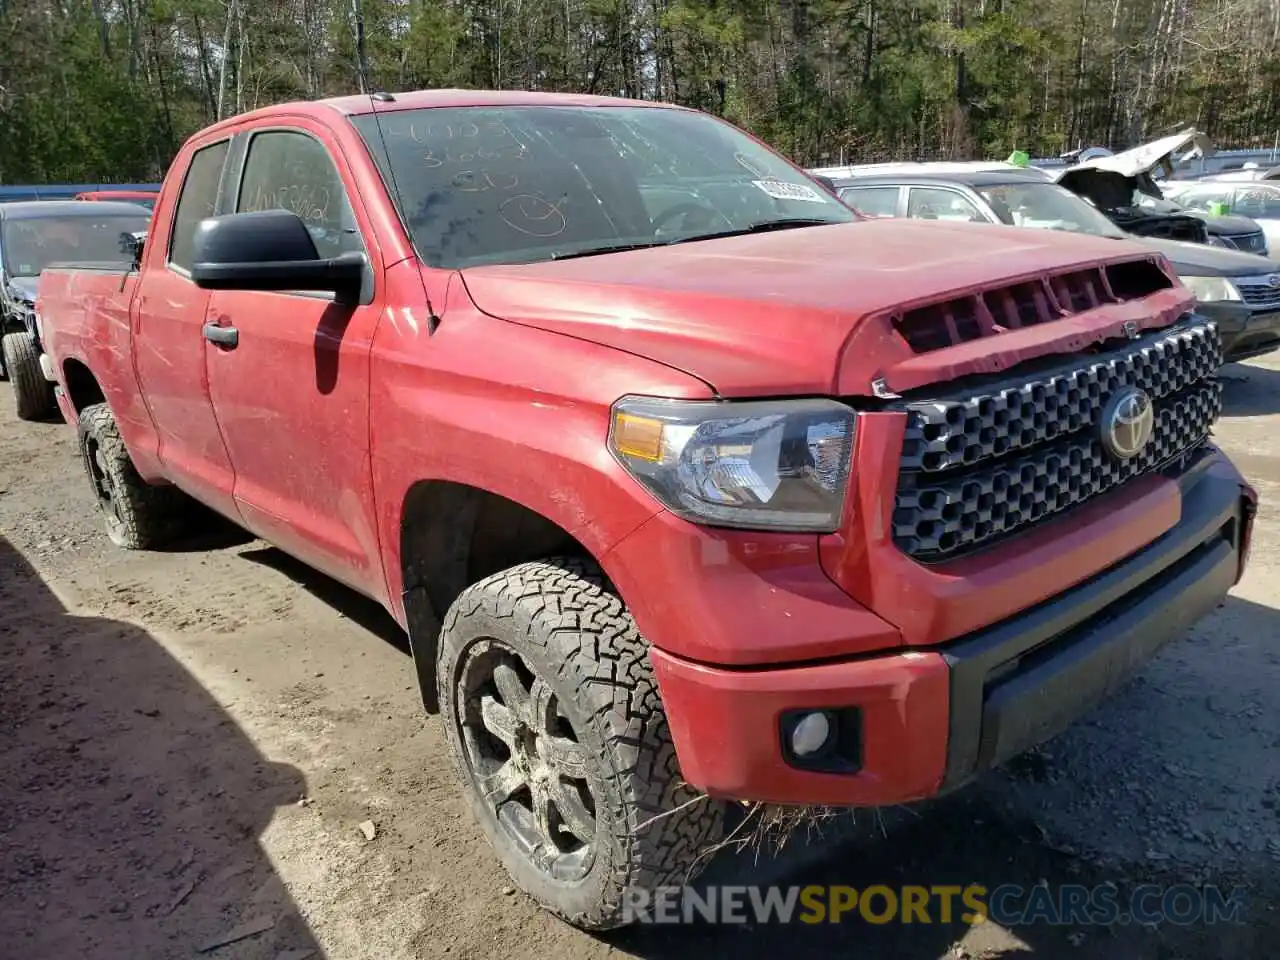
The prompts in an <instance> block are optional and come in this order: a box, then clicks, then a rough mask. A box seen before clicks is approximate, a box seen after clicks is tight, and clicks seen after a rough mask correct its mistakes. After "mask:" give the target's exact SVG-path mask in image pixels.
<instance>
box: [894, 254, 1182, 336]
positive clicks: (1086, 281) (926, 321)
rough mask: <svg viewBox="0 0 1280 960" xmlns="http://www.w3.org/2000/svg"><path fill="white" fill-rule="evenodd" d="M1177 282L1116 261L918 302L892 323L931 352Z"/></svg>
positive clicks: (1139, 264) (1149, 266)
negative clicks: (979, 291)
mask: <svg viewBox="0 0 1280 960" xmlns="http://www.w3.org/2000/svg"><path fill="white" fill-rule="evenodd" d="M1172 286H1173V281H1172V280H1171V279H1170V278H1169V276H1168V275H1167V274H1166V273H1165V272H1164V271H1163V270H1161V269H1160V267H1159V266H1157V265H1156V264H1155V263H1154V262H1153V261H1150V260H1136V261H1130V262H1125V263H1114V264H1110V265H1108V266H1106V267H1102V268H1095V269H1089V270H1075V271H1071V272H1069V273H1060V274H1054V275H1051V276H1048V277H1044V278H1041V279H1038V280H1030V281H1026V282H1023V283H1017V284H1014V285H1012V286H1007V287H996V288H994V289H991V290H985V291H983V292H982V293H980V294H974V295H970V296H965V297H957V298H955V299H952V300H946V301H943V302H941V303H931V304H926V305H924V306H920V307H915V308H913V309H911V310H907V311H905V312H904V313H902V314H900V315H898V316H897V317H895V318H894V319H893V329H894V330H895V331H896V332H897V334H898V335H899V336H900V337H902V339H903V340H905V341H906V343H907V345H908V346H909V347H910V348H911V350H912V351H913V352H914V353H917V354H919V353H931V352H932V351H934V350H942V349H945V348H947V347H953V346H956V345H957V344H961V343H968V342H970V341H973V340H980V339H982V338H983V337H991V336H997V335H999V334H1001V333H1005V332H1007V331H1009V330H1018V329H1021V328H1023V327H1031V326H1036V325H1038V324H1042V323H1052V322H1053V321H1055V320H1061V319H1062V318H1064V317H1069V316H1073V315H1075V314H1078V313H1083V312H1084V311H1086V310H1092V309H1095V308H1097V307H1101V306H1104V305H1106V304H1111V303H1124V302H1127V301H1129V300H1138V299H1141V298H1142V297H1146V296H1149V295H1150V294H1152V293H1155V292H1156V291H1157V290H1167V289H1169V288H1170V287H1172Z"/></svg>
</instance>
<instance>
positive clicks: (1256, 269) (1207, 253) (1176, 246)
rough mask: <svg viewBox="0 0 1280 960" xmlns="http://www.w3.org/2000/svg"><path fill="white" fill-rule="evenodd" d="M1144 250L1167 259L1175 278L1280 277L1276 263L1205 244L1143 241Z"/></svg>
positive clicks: (1254, 254)
mask: <svg viewBox="0 0 1280 960" xmlns="http://www.w3.org/2000/svg"><path fill="white" fill-rule="evenodd" d="M1139 242H1140V243H1141V244H1142V245H1143V246H1144V247H1151V248H1153V249H1155V250H1159V251H1160V252H1161V253H1162V254H1164V255H1165V256H1166V257H1168V258H1169V262H1170V263H1172V264H1173V268H1174V269H1175V270H1176V271H1177V272H1178V275H1179V276H1187V277H1248V276H1256V275H1258V274H1264V273H1280V263H1277V262H1276V261H1275V260H1272V259H1270V258H1268V257H1260V256H1258V255H1257V254H1256V253H1243V252H1241V251H1239V250H1227V249H1225V248H1223V247H1213V246H1210V245H1209V244H1207V243H1183V242H1182V241H1181V240H1158V239H1156V238H1155V237H1144V238H1142V239H1141V240H1140V241H1139Z"/></svg>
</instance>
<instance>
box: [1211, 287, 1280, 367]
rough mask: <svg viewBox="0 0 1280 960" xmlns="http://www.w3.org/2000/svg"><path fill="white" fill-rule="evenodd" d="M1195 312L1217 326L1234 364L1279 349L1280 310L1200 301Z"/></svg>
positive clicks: (1228, 358)
mask: <svg viewBox="0 0 1280 960" xmlns="http://www.w3.org/2000/svg"><path fill="white" fill-rule="evenodd" d="M1196 313H1198V314H1199V315H1200V316H1203V317H1206V318H1207V319H1210V320H1212V321H1214V322H1215V323H1216V324H1217V325H1218V335H1219V336H1221V337H1222V356H1223V359H1224V361H1226V362H1228V363H1232V362H1235V361H1238V360H1248V359H1249V358H1250V357H1257V356H1260V355H1262V354H1264V353H1270V352H1271V351H1272V350H1275V349H1277V348H1280V310H1273V309H1270V308H1268V309H1262V310H1260V309H1257V308H1255V307H1251V306H1249V304H1247V303H1238V302H1233V301H1223V302H1218V303H1201V304H1198V305H1197V306H1196Z"/></svg>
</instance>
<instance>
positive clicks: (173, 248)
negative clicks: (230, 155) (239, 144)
mask: <svg viewBox="0 0 1280 960" xmlns="http://www.w3.org/2000/svg"><path fill="white" fill-rule="evenodd" d="M229 145H230V141H229V140H223V141H221V142H220V143H215V144H212V145H211V146H208V147H201V148H200V149H199V150H197V151H196V152H195V154H194V155H193V156H192V157H191V166H190V167H188V168H187V177H186V179H185V180H183V181H182V192H181V193H180V194H178V206H177V209H176V210H175V211H174V214H173V232H172V233H171V234H170V235H169V262H170V263H172V264H173V265H174V266H177V267H182V268H183V269H185V270H190V269H191V261H192V256H193V254H194V252H195V249H194V248H195V239H196V226H197V225H198V224H199V223H200V221H201V220H203V219H204V218H205V217H212V216H213V215H214V213H216V212H217V206H218V182H219V181H220V180H221V179H222V164H223V162H224V161H225V160H226V159H227V147H228V146H229Z"/></svg>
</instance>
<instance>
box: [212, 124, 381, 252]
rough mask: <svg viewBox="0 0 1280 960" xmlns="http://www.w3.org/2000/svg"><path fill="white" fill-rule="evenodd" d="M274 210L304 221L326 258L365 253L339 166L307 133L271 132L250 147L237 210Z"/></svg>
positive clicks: (318, 248)
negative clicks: (291, 212)
mask: <svg viewBox="0 0 1280 960" xmlns="http://www.w3.org/2000/svg"><path fill="white" fill-rule="evenodd" d="M275 209H281V210H292V211H293V212H294V213H296V214H297V215H298V216H299V217H301V218H302V220H303V222H305V223H306V225H307V230H309V231H310V233H311V237H312V239H313V240H315V243H316V250H317V251H318V252H319V254H320V256H322V257H335V256H337V255H338V254H341V253H353V252H361V251H363V250H364V245H363V243H362V242H361V240H360V234H359V231H358V229H357V227H356V221H355V215H354V214H353V213H352V212H351V204H350V202H349V201H348V200H347V191H346V189H345V188H344V187H343V185H342V179H341V177H339V176H338V169H337V167H335V166H334V164H333V160H332V159H331V158H330V156H329V152H328V151H327V150H326V149H325V148H324V145H323V144H321V143H320V141H318V140H316V139H315V138H313V137H310V136H308V135H307V134H305V133H295V132H293V131H288V130H272V131H268V132H265V133H259V134H256V135H255V136H254V138H253V140H252V141H251V142H250V144H249V156H248V159H246V160H245V164H244V176H243V177H242V178H241V181H240V199H239V201H238V202H237V204H236V211H237V212H245V211H251V210H275Z"/></svg>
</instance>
